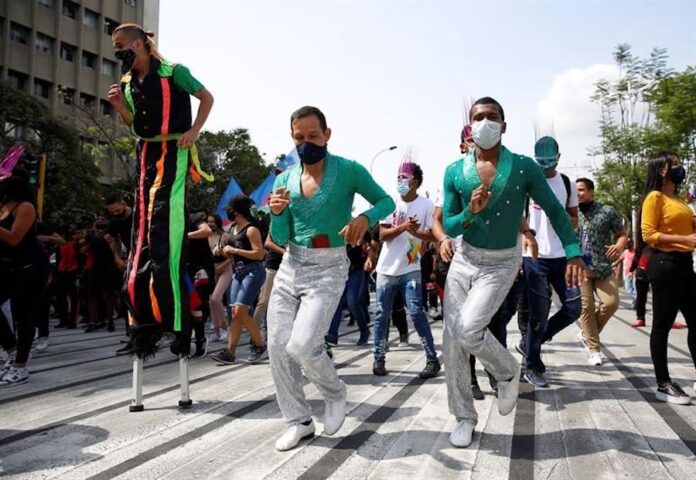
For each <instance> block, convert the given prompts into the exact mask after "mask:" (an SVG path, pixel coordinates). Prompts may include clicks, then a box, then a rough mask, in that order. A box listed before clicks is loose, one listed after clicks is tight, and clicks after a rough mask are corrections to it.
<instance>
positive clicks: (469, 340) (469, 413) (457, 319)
mask: <svg viewBox="0 0 696 480" xmlns="http://www.w3.org/2000/svg"><path fill="white" fill-rule="evenodd" d="M521 264H522V252H521V250H520V248H519V247H515V248H508V249H503V250H489V249H483V248H477V247H473V246H471V245H469V244H468V243H466V242H463V241H462V243H461V245H459V247H458V248H457V252H456V254H455V256H454V258H453V259H452V265H451V266H450V269H449V273H448V274H447V283H446V285H445V298H444V321H445V331H444V338H443V350H444V360H445V378H446V380H447V398H448V401H449V409H450V412H451V413H452V414H453V415H454V416H455V417H456V418H457V421H461V420H466V421H469V422H471V423H473V424H476V422H477V420H478V415H477V413H476V408H474V397H473V396H472V394H471V371H470V368H469V355H474V356H476V358H477V359H478V360H480V361H481V363H482V364H483V366H484V367H485V368H486V370H487V371H488V372H490V373H491V374H492V375H493V376H494V377H495V378H496V380H498V381H505V380H509V379H510V378H511V377H512V376H513V375H514V374H515V373H516V369H518V368H519V365H518V363H517V361H516V360H515V358H514V357H513V356H512V355H511V354H510V352H508V351H507V349H506V348H505V347H503V346H502V345H501V344H500V342H498V340H496V339H495V337H494V336H493V335H492V334H491V332H490V331H489V330H488V328H487V327H488V324H489V323H490V321H491V318H492V317H493V314H494V313H495V312H496V311H497V310H498V307H500V305H501V304H502V303H503V300H504V299H505V296H506V295H507V294H508V291H509V290H510V287H512V283H513V282H514V280H515V277H516V276H517V272H518V271H519V268H520V265H521Z"/></svg>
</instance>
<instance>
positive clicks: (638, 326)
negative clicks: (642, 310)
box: [631, 318, 645, 328]
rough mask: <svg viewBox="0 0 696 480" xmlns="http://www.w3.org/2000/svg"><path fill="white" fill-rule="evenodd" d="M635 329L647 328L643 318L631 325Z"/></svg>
mask: <svg viewBox="0 0 696 480" xmlns="http://www.w3.org/2000/svg"><path fill="white" fill-rule="evenodd" d="M631 326H632V327H633V328H641V327H644V326H645V320H644V319H642V318H639V319H637V320H636V321H635V322H633V323H632V324H631Z"/></svg>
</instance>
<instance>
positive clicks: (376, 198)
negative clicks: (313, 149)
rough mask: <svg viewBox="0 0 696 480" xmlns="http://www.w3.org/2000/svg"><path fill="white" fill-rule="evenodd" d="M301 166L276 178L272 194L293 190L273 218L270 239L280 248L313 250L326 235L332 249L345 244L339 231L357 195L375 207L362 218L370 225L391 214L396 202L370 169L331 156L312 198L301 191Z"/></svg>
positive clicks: (346, 219)
mask: <svg viewBox="0 0 696 480" xmlns="http://www.w3.org/2000/svg"><path fill="white" fill-rule="evenodd" d="M301 179H302V165H301V164H300V165H295V166H293V167H291V168H289V169H287V170H286V171H284V172H283V173H281V174H280V175H279V176H278V178H276V181H275V184H274V185H273V191H276V189H278V188H279V187H285V188H287V189H288V190H290V204H289V205H288V207H287V208H285V210H283V212H282V213H281V214H280V215H271V238H272V239H273V241H274V242H275V243H276V244H278V245H286V244H287V243H288V242H289V243H294V244H295V245H299V246H302V247H309V248H312V238H314V237H316V236H318V235H326V236H327V237H328V240H329V246H330V247H340V246H343V245H345V240H344V238H343V237H342V236H340V235H339V234H338V232H340V231H341V229H343V227H344V226H346V224H347V223H348V222H350V220H351V218H352V215H351V210H352V208H353V199H354V197H355V194H356V193H358V194H360V195H361V196H362V197H363V198H365V200H367V201H368V202H370V204H371V205H372V206H373V207H372V208H371V209H369V210H367V211H365V212H363V213H362V214H361V215H363V216H365V217H367V219H368V220H369V222H370V225H374V224H375V223H377V222H378V221H379V220H381V219H383V218H385V217H386V216H387V215H389V214H390V213H392V212H393V211H394V208H395V203H394V200H393V199H392V198H391V197H390V196H389V195H388V194H387V193H386V192H385V191H384V190H383V189H382V187H380V186H379V185H378V184H377V182H375V181H374V179H373V178H372V176H371V175H370V174H369V172H368V171H367V169H366V168H365V167H363V166H362V165H361V164H359V163H358V162H356V161H354V160H347V159H345V158H343V157H339V156H337V155H332V154H331V153H328V154H327V155H326V158H325V160H324V177H323V178H322V181H321V185H319V189H318V190H317V191H316V193H315V194H314V196H312V197H311V198H305V197H304V195H302V190H301V188H300V184H301Z"/></svg>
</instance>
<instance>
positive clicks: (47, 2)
mask: <svg viewBox="0 0 696 480" xmlns="http://www.w3.org/2000/svg"><path fill="white" fill-rule="evenodd" d="M38 2H39V5H41V6H43V7H46V8H53V7H54V6H55V5H56V2H55V0H38Z"/></svg>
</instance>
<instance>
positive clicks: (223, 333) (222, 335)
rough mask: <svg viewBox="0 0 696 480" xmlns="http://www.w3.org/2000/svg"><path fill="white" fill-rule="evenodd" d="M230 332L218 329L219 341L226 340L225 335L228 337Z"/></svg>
mask: <svg viewBox="0 0 696 480" xmlns="http://www.w3.org/2000/svg"><path fill="white" fill-rule="evenodd" d="M229 335H230V333H229V331H228V330H227V329H224V330H223V329H220V341H221V342H226V341H227V337H229Z"/></svg>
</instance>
